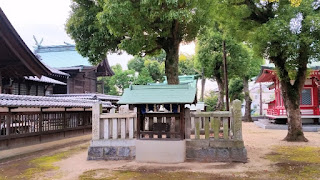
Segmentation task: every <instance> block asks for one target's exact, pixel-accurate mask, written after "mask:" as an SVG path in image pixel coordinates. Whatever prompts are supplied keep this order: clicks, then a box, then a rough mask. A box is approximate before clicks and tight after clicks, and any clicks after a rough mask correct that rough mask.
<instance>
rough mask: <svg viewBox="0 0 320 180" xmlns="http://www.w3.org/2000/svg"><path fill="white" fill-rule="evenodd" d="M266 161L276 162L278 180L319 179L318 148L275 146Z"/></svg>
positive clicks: (319, 160) (275, 173) (272, 175)
mask: <svg viewBox="0 0 320 180" xmlns="http://www.w3.org/2000/svg"><path fill="white" fill-rule="evenodd" d="M266 158H267V159H269V160H271V161H273V162H276V164H275V166H276V167H277V171H275V172H272V173H270V177H272V178H278V179H320V173H319V170H320V148H319V147H310V146H277V147H275V148H274V153H272V154H269V155H267V157H266Z"/></svg>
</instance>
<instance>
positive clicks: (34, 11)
mask: <svg viewBox="0 0 320 180" xmlns="http://www.w3.org/2000/svg"><path fill="white" fill-rule="evenodd" d="M70 4H71V1H70V0H0V7H1V9H2V11H3V12H4V13H5V14H6V16H7V18H8V19H9V21H10V22H11V24H12V25H13V26H14V28H15V29H16V31H17V32H18V34H19V35H20V36H21V38H22V39H23V40H24V42H25V43H26V44H27V46H28V47H29V48H30V49H31V50H33V46H34V45H35V40H34V39H33V36H35V37H36V39H37V40H38V42H40V41H41V39H42V38H43V42H42V45H61V44H64V42H66V43H71V44H72V43H74V42H73V40H72V39H71V38H70V37H69V36H68V35H67V34H66V32H65V30H64V28H65V24H66V21H67V18H68V17H69V14H70V11H71V8H70ZM194 49H195V45H194V43H191V44H188V45H182V46H181V48H180V53H184V54H190V55H191V54H194V51H195V50H194ZM125 56H127V55H125ZM128 58H129V59H130V58H132V57H131V56H127V57H125V58H124V59H126V60H125V61H127V59H128ZM124 63H125V62H123V63H121V64H122V65H123V64H124ZM114 64H115V63H113V62H110V65H114Z"/></svg>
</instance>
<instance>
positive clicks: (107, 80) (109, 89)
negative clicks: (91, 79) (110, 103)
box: [98, 76, 119, 96]
mask: <svg viewBox="0 0 320 180" xmlns="http://www.w3.org/2000/svg"><path fill="white" fill-rule="evenodd" d="M111 78H112V77H109V76H106V77H99V79H98V80H99V81H103V82H104V83H103V84H104V87H103V88H104V93H105V94H108V95H116V96H117V95H119V93H118V91H117V88H116V86H115V84H114V81H111Z"/></svg>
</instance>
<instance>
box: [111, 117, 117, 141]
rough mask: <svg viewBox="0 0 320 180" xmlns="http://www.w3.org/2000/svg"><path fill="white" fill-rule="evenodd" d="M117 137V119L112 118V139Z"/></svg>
mask: <svg viewBox="0 0 320 180" xmlns="http://www.w3.org/2000/svg"><path fill="white" fill-rule="evenodd" d="M117 138H118V119H117V118H113V119H112V139H117Z"/></svg>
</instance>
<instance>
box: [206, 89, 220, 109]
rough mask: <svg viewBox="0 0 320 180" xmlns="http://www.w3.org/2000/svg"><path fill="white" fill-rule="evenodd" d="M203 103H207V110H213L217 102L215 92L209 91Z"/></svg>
mask: <svg viewBox="0 0 320 180" xmlns="http://www.w3.org/2000/svg"><path fill="white" fill-rule="evenodd" d="M204 103H205V104H206V105H207V111H215V110H216V105H217V103H218V96H217V94H216V93H215V92H214V91H211V92H210V93H209V95H208V96H205V98H204Z"/></svg>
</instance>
